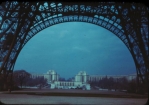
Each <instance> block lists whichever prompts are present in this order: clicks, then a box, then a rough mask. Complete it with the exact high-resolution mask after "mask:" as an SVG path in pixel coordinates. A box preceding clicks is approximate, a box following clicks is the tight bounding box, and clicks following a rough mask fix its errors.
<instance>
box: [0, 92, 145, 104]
mask: <svg viewBox="0 0 149 105" xmlns="http://www.w3.org/2000/svg"><path fill="white" fill-rule="evenodd" d="M24 91H25V90H24ZM43 91H45V90H41V91H40V92H43ZM17 92H19V91H17ZM20 92H21V91H20ZM22 92H23V91H22ZM26 92H29V91H28V90H26ZM30 92H33V91H30ZM45 92H46V91H45ZM80 92H81V91H80ZM88 92H89V91H88ZM103 93H104V92H103ZM105 93H107V92H105ZM117 94H118V93H117ZM119 94H120V93H119ZM0 101H1V102H3V103H6V104H55V105H144V104H145V102H146V101H147V98H108V97H79V96H78V97H72V96H40V95H27V94H6V93H1V94H0Z"/></svg>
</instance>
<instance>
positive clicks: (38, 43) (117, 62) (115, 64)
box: [14, 22, 136, 78]
mask: <svg viewBox="0 0 149 105" xmlns="http://www.w3.org/2000/svg"><path fill="white" fill-rule="evenodd" d="M20 69H24V70H26V71H27V72H31V73H41V74H42V73H46V72H47V71H48V70H55V71H56V72H57V73H58V74H59V75H60V76H61V77H65V78H69V77H74V76H75V75H76V74H77V73H78V72H79V71H86V72H87V74H89V75H127V74H134V73H136V69H135V64H134V61H133V58H132V56H131V54H130V52H129V50H128V48H127V47H126V45H124V43H123V42H122V41H121V40H120V39H119V38H118V37H117V36H116V35H114V34H113V33H112V32H110V31H108V30H107V29H104V28H102V27H100V26H97V25H94V24H90V23H83V22H67V23H61V24H57V25H54V26H51V27H49V28H46V29H44V30H42V31H41V32H39V33H38V34H36V35H35V36H34V37H33V38H32V39H31V40H30V41H29V42H28V43H27V44H26V45H25V46H24V48H23V49H22V51H21V52H20V54H19V56H18V59H17V61H16V64H15V68H14V70H20Z"/></svg>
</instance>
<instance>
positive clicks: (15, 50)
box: [0, 1, 149, 90]
mask: <svg viewBox="0 0 149 105" xmlns="http://www.w3.org/2000/svg"><path fill="white" fill-rule="evenodd" d="M148 19H149V7H148V6H146V5H144V4H143V3H135V2H131V3H125V2H118V3H116V2H48V1H47V2H46V1H40V2H17V1H5V2H2V3H1V5H0V79H1V81H2V83H3V85H4V87H5V86H6V84H9V82H11V81H10V80H11V79H10V78H9V77H11V78H12V73H13V68H14V65H15V62H16V60H17V57H18V55H19V53H20V51H21V50H22V49H23V47H24V46H25V44H26V43H27V42H28V41H29V40H30V39H31V38H32V37H33V36H34V35H36V34H37V33H38V32H40V31H42V30H43V29H45V28H47V27H50V26H52V25H55V24H59V23H63V22H74V21H76V22H87V23H91V24H95V25H98V26H100V27H104V28H105V29H107V30H109V31H111V32H112V33H114V34H115V35H116V36H117V37H119V39H120V40H121V41H122V42H123V43H124V44H125V45H126V47H127V48H128V50H129V51H130V53H131V55H132V57H133V60H134V63H135V66H136V73H137V77H138V78H139V80H140V81H141V82H142V83H143V84H145V86H147V87H148V90H149V46H148V45H149V37H148V36H149V33H148V32H149V27H148V24H149V22H148Z"/></svg>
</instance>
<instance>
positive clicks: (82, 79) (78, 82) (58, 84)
mask: <svg viewBox="0 0 149 105" xmlns="http://www.w3.org/2000/svg"><path fill="white" fill-rule="evenodd" d="M39 76H43V77H44V79H47V83H48V84H49V85H50V88H77V87H78V88H79V87H88V90H90V84H89V82H92V81H99V80H101V79H103V78H105V77H107V78H110V77H112V78H114V79H119V78H123V77H125V78H126V79H127V80H128V81H129V80H132V79H136V74H132V75H88V74H87V73H86V72H85V71H80V72H79V73H78V74H77V75H76V76H75V80H74V81H59V75H58V74H57V73H56V72H55V71H54V70H49V71H47V73H44V74H36V75H35V74H32V75H31V77H32V78H35V77H39Z"/></svg>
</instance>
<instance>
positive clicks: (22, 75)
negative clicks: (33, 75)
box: [13, 70, 30, 88]
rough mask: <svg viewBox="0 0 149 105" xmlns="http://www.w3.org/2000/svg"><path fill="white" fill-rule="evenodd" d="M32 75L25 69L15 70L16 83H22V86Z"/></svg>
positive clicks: (14, 78)
mask: <svg viewBox="0 0 149 105" xmlns="http://www.w3.org/2000/svg"><path fill="white" fill-rule="evenodd" d="M29 77H30V73H28V72H27V71H25V70H16V71H14V72H13V80H14V83H15V84H16V85H20V86H21V88H22V85H23V84H25V83H26V82H27V80H28V79H29Z"/></svg>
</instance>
